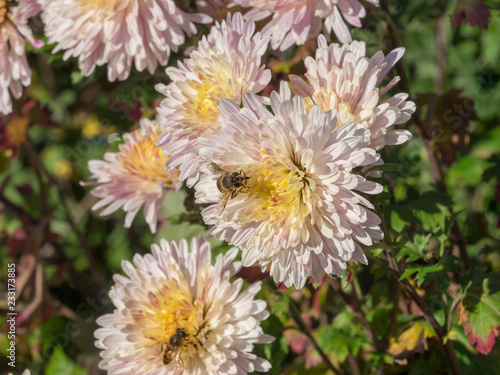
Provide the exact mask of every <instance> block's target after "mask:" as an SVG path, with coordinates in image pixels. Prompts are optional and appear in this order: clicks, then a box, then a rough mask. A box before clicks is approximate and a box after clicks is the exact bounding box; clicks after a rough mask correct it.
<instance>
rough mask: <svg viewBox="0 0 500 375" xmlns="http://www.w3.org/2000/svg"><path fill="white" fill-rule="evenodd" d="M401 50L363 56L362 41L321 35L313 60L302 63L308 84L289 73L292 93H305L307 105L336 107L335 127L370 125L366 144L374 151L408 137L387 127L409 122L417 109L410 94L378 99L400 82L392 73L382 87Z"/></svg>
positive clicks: (407, 133)
mask: <svg viewBox="0 0 500 375" xmlns="http://www.w3.org/2000/svg"><path fill="white" fill-rule="evenodd" d="M403 54H404V48H397V49H395V50H394V51H392V52H391V53H389V54H388V55H387V56H384V54H383V53H382V51H379V52H377V53H376V54H375V55H373V56H372V57H371V58H367V57H366V50H365V43H364V42H358V41H354V42H352V43H350V44H344V45H343V46H340V45H338V44H330V45H328V43H327V41H326V39H325V37H324V36H323V35H320V36H319V38H318V50H317V51H316V58H312V57H307V58H306V59H305V61H304V62H305V65H306V70H307V73H306V77H307V81H308V83H307V82H306V81H304V80H303V79H302V78H300V77H298V76H295V75H290V81H291V83H292V92H293V93H294V94H298V95H300V96H303V97H304V98H305V101H306V106H307V107H308V108H310V107H312V106H313V105H319V106H320V107H321V109H322V110H323V111H329V110H331V109H336V110H337V111H338V113H339V123H338V125H339V126H340V125H341V124H343V123H345V122H348V121H355V122H356V123H357V124H358V126H361V127H363V128H366V129H369V130H370V133H371V138H372V140H371V143H370V147H372V148H373V149H375V150H380V149H381V148H382V147H384V146H385V145H398V144H401V143H404V142H406V141H407V140H409V139H411V133H410V132H409V131H407V130H401V129H392V130H388V128H389V127H391V126H392V125H398V124H403V123H405V122H406V121H408V120H409V119H410V117H411V115H412V113H413V112H415V108H416V107H415V103H413V102H411V101H407V99H408V94H404V93H399V94H396V95H394V96H393V97H391V98H389V99H387V100H385V101H383V102H381V101H380V98H381V97H382V96H383V95H384V94H385V93H386V92H387V91H388V90H389V89H390V88H392V87H393V86H394V85H395V84H396V83H397V82H398V81H399V77H395V78H394V79H392V80H391V81H390V82H389V84H388V85H387V86H386V87H385V88H384V89H381V88H380V85H381V83H382V81H383V79H384V78H385V77H386V76H387V74H388V73H389V72H390V70H391V69H392V67H393V66H394V65H395V64H396V62H397V61H398V60H399V59H400V58H401V57H402V56H403Z"/></svg>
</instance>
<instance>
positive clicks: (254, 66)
mask: <svg viewBox="0 0 500 375" xmlns="http://www.w3.org/2000/svg"><path fill="white" fill-rule="evenodd" d="M254 31H255V24H254V22H253V21H247V22H244V21H243V17H242V16H241V14H240V13H236V14H234V15H233V16H232V17H231V14H228V16H227V20H226V21H223V22H222V23H220V24H219V23H216V25H215V26H213V27H212V29H211V31H210V34H209V35H208V37H203V39H202V40H201V41H200V43H199V45H198V48H197V49H196V50H194V51H193V52H192V53H191V56H190V58H189V59H186V60H184V62H181V63H179V68H173V67H171V68H167V74H168V75H169V77H170V79H171V80H172V83H170V84H169V85H168V86H165V85H158V86H157V90H158V91H160V92H161V93H163V94H164V95H165V96H166V98H165V99H164V100H163V101H162V102H161V105H160V106H159V107H158V112H159V113H160V114H161V115H162V116H164V119H163V122H162V124H164V125H165V128H166V131H165V132H164V133H163V134H162V135H161V136H160V139H159V140H158V145H159V146H162V147H163V148H164V153H165V154H166V155H171V158H170V159H169V161H168V164H167V167H166V168H167V169H171V168H174V167H179V169H180V179H181V180H182V181H184V180H186V179H187V183H188V185H189V186H193V185H194V184H195V183H196V181H197V180H198V176H199V174H198V170H199V163H200V158H199V157H198V156H197V154H196V149H197V148H198V143H197V139H198V137H207V136H209V135H210V134H213V130H214V129H217V127H218V122H217V118H218V117H219V112H218V110H217V104H218V103H219V100H220V99H222V98H228V99H231V100H233V101H234V102H235V103H236V104H240V103H241V96H242V94H243V93H244V92H246V91H252V92H255V93H257V92H259V91H261V90H262V89H263V88H264V87H265V86H266V85H267V83H268V82H269V81H270V79H271V72H270V71H269V70H268V69H264V65H261V58H262V55H263V54H264V53H265V52H266V49H267V45H268V42H269V40H268V39H267V38H263V37H262V36H261V35H260V33H256V34H255V35H254ZM193 151H194V152H193Z"/></svg>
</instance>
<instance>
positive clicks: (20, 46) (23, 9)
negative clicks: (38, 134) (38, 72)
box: [0, 0, 43, 114]
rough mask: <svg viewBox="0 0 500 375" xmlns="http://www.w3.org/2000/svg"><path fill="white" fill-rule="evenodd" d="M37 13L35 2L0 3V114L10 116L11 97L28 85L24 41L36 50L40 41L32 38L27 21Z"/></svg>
mask: <svg viewBox="0 0 500 375" xmlns="http://www.w3.org/2000/svg"><path fill="white" fill-rule="evenodd" d="M39 11H40V6H39V5H38V4H37V2H36V0H18V1H17V2H14V1H10V0H0V113H3V114H9V113H11V112H12V99H11V97H10V96H11V94H12V96H13V97H14V98H16V99H19V98H20V97H21V95H22V93H23V86H24V87H27V86H29V85H30V84H31V69H30V68H29V66H28V60H27V59H26V41H28V42H29V43H30V44H31V45H32V46H33V47H35V48H37V49H38V48H41V47H43V42H42V41H40V40H38V39H36V38H35V37H34V36H33V33H32V32H31V29H30V28H29V26H28V19H29V18H31V17H33V16H35V15H36V14H37V13H38V12H39Z"/></svg>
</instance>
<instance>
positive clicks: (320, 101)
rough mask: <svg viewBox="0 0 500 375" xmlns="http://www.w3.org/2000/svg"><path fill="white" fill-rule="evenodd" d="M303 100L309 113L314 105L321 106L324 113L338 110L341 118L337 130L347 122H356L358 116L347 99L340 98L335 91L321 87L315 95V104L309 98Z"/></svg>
mask: <svg viewBox="0 0 500 375" xmlns="http://www.w3.org/2000/svg"><path fill="white" fill-rule="evenodd" d="M303 99H304V103H305V105H306V111H307V113H309V112H310V110H311V109H312V107H313V106H314V105H319V106H320V108H321V109H322V110H323V112H326V111H329V110H331V109H336V110H337V112H338V114H339V116H338V122H337V126H336V127H335V129H337V128H338V127H339V126H340V125H342V124H344V123H346V122H349V121H355V120H356V116H355V114H354V113H353V112H352V109H353V108H352V107H351V105H350V104H349V102H348V101H344V100H346V99H347V98H346V97H345V96H344V97H339V96H337V94H336V93H335V92H334V91H328V90H327V89H325V88H324V87H321V88H320V90H319V91H317V92H315V93H314V99H315V101H314V102H313V101H312V100H311V99H310V98H307V97H304V98H303Z"/></svg>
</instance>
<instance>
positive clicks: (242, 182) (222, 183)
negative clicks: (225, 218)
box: [208, 163, 250, 215]
mask: <svg viewBox="0 0 500 375" xmlns="http://www.w3.org/2000/svg"><path fill="white" fill-rule="evenodd" d="M208 168H209V169H210V170H211V171H212V172H213V173H215V174H219V175H220V176H219V178H217V189H219V191H220V192H221V193H222V197H221V200H220V202H219V204H218V206H217V213H218V214H219V215H220V214H222V212H224V209H225V208H226V204H227V201H228V200H229V198H231V199H232V198H234V197H236V196H237V195H238V193H239V192H240V191H242V190H243V189H244V188H246V187H247V180H249V179H250V177H247V176H246V175H245V172H243V171H242V170H239V171H235V172H231V171H228V170H225V169H224V168H222V167H220V166H218V165H217V164H215V163H211V164H210V165H209V166H208Z"/></svg>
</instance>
